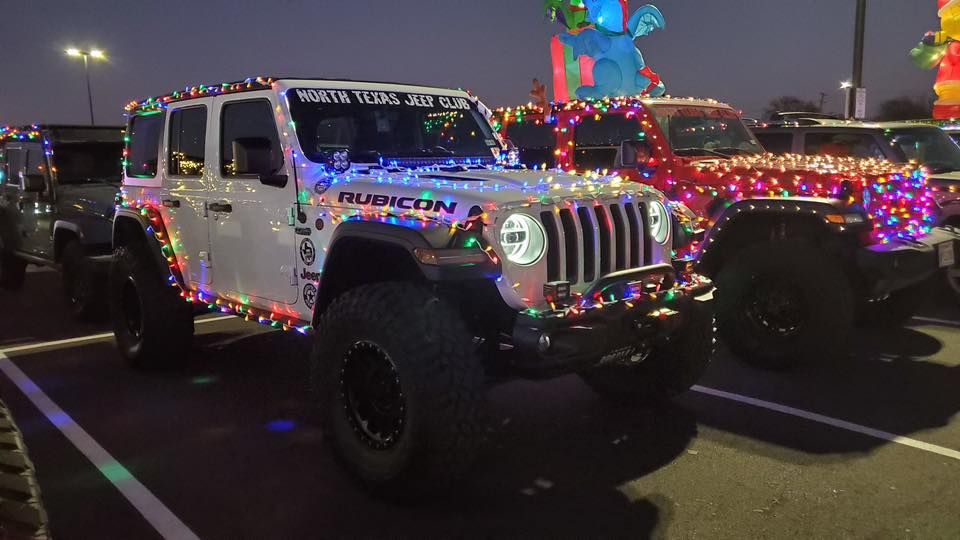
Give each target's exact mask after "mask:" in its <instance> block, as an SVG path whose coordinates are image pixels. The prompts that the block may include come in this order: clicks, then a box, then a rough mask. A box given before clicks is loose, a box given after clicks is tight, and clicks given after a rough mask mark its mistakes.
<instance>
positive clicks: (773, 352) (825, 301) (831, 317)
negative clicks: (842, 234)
mask: <svg viewBox="0 0 960 540" xmlns="http://www.w3.org/2000/svg"><path fill="white" fill-rule="evenodd" d="M768 279H775V280H780V281H781V282H783V283H790V284H792V286H793V287H794V288H795V290H796V293H797V296H798V297H799V298H800V299H801V300H800V301H801V303H802V304H803V308H802V310H803V312H804V313H805V315H804V316H803V318H802V323H801V325H800V327H799V329H798V330H796V331H795V332H794V333H793V334H792V335H788V336H776V335H773V334H772V332H769V331H767V330H766V329H764V328H763V327H762V326H761V325H760V324H758V323H757V322H756V321H755V319H753V318H752V317H751V315H750V310H751V309H752V305H751V304H752V302H753V301H754V300H755V296H754V294H753V293H754V292H755V291H756V289H755V287H757V286H758V285H760V284H761V282H762V281H763V280H768ZM716 283H717V324H718V328H719V332H720V336H721V338H722V339H723V340H724V342H725V343H726V345H727V346H728V347H729V348H730V350H732V351H733V352H734V353H736V354H737V355H738V356H740V358H742V359H743V360H744V361H745V362H747V363H749V364H751V365H753V366H756V367H760V368H765V369H773V370H785V369H789V368H792V367H795V366H797V365H798V364H799V363H801V362H804V361H812V360H814V359H823V358H831V357H837V356H840V355H842V354H843V353H844V352H845V350H846V349H845V347H844V344H845V343H846V339H845V338H846V337H847V335H848V334H849V332H850V330H851V328H852V327H853V322H854V317H855V307H854V306H855V305H854V295H853V289H852V288H851V286H850V283H849V281H848V280H847V277H846V275H845V274H844V272H843V270H842V268H841V267H840V265H839V264H838V262H837V261H836V260H835V258H834V257H832V256H830V255H829V254H827V253H825V252H824V251H823V250H821V249H819V248H817V247H815V246H812V245H810V244H808V243H806V242H801V241H783V242H765V243H761V244H756V245H753V246H748V247H746V248H744V249H743V250H741V251H740V252H739V253H737V254H736V255H735V256H734V257H733V259H732V260H730V261H729V262H728V263H727V264H726V265H724V267H723V268H721V270H720V272H719V274H718V275H717V279H716Z"/></svg>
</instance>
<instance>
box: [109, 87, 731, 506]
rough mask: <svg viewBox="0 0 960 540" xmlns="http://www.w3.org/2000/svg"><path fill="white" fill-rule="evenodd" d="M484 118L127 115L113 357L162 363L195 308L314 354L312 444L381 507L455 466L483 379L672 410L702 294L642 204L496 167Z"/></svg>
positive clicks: (701, 316) (217, 97)
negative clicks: (573, 381) (309, 341)
mask: <svg viewBox="0 0 960 540" xmlns="http://www.w3.org/2000/svg"><path fill="white" fill-rule="evenodd" d="M485 110H486V109H485V108H484V107H483V106H482V105H481V103H480V102H479V101H478V100H476V99H475V98H473V97H471V96H470V95H469V94H467V93H465V92H462V91H454V90H444V89H439V88H427V87H420V86H406V85H397V84H385V83H368V82H353V81H327V80H300V79H281V80H272V79H262V78H261V79H251V80H248V81H244V82H242V83H237V84H226V85H219V86H205V87H198V88H194V89H192V90H191V91H188V92H184V93H176V94H171V95H168V96H165V97H162V98H155V99H150V100H146V101H143V102H140V103H135V104H133V105H132V106H131V107H130V109H129V114H130V122H129V127H128V138H129V143H128V146H127V149H126V158H125V164H126V170H125V175H124V185H123V203H122V205H121V207H120V208H119V209H118V210H117V214H116V218H115V221H114V235H113V246H114V262H113V267H112V271H111V275H110V291H111V295H110V297H111V308H112V313H113V324H114V333H115V335H116V339H117V343H118V346H119V348H120V352H121V354H122V355H123V356H124V357H125V358H126V359H127V360H128V361H129V362H131V363H132V364H134V365H136V366H151V365H152V366H158V365H161V366H162V365H165V364H169V363H172V362H176V361H177V360H180V359H182V358H183V357H184V351H185V350H186V349H187V348H188V347H189V341H190V338H191V335H192V334H193V315H194V314H195V313H196V311H197V309H196V308H197V306H200V307H202V308H203V309H204V310H208V311H217V312H226V313H233V314H236V315H238V316H240V317H244V318H246V319H247V320H249V321H253V322H257V323H260V324H263V325H269V326H271V327H274V328H278V329H280V328H282V329H284V330H293V331H296V332H300V333H302V334H311V333H315V334H316V337H315V347H314V350H313V353H312V355H311V357H310V362H311V365H312V370H313V383H314V388H315V389H316V391H317V395H318V397H319V407H320V409H319V410H320V412H321V414H322V416H323V418H324V419H325V426H326V429H327V431H328V433H329V434H330V436H331V439H332V442H333V445H334V447H335V449H336V450H337V452H338V453H339V455H340V456H341V457H342V458H343V461H344V462H345V463H346V464H347V466H348V467H349V468H350V470H351V471H352V472H353V473H355V474H356V475H357V476H358V477H359V478H360V479H361V480H362V481H363V482H364V483H366V484H367V485H368V486H370V487H371V488H373V489H375V490H376V491H378V492H381V493H388V494H398V493H411V492H417V491H419V490H420V489H424V488H427V487H436V486H438V485H449V482H450V480H451V479H453V478H455V477H456V476H457V474H458V473H459V472H461V471H462V470H463V469H464V467H465V466H466V465H467V464H468V462H469V461H470V458H471V457H472V455H473V454H474V448H475V446H476V441H477V440H478V439H479V438H480V437H481V436H482V435H483V431H482V429H481V423H480V420H481V411H482V402H483V397H482V396H483V394H484V388H485V383H486V382H487V381H493V380H502V379H503V378H506V377H517V376H520V377H529V378H543V377H553V376H557V375H562V374H567V373H579V374H581V375H582V376H583V377H584V379H585V380H586V381H587V382H588V383H589V384H590V385H591V386H593V388H595V389H596V390H597V391H598V392H600V393H601V394H604V395H607V396H609V397H611V398H614V399H618V400H624V401H630V402H648V401H655V400H660V399H664V398H669V397H671V396H673V395H676V394H678V393H680V392H683V391H685V390H686V389H688V388H689V387H690V386H691V385H692V384H694V382H695V381H696V380H697V379H698V378H699V376H700V374H701V373H702V372H703V370H704V369H705V368H706V366H707V363H708V361H709V358H710V356H711V352H712V348H713V321H712V312H711V307H712V306H711V298H712V289H713V287H712V284H711V283H710V282H709V280H707V279H705V278H702V277H700V276H698V275H696V274H694V273H690V272H678V271H675V270H674V268H673V267H672V266H671V252H670V246H671V244H672V242H673V238H672V231H671V229H670V226H669V215H668V212H667V210H666V207H665V202H666V201H665V199H664V197H663V195H662V194H661V193H660V192H658V191H656V190H653V189H652V188H647V187H644V186H640V185H637V184H629V183H622V182H618V181H616V180H613V179H610V178H595V177H590V178H586V177H581V176H574V175H568V174H561V173H543V172H535V171H529V170H524V169H522V168H519V167H505V166H502V165H498V164H497V157H498V156H501V143H500V140H499V139H498V137H497V135H496V134H495V133H494V131H493V129H492V128H491V126H490V124H489V123H488V121H487V119H486V117H485V116H484V115H483V114H482V112H483V111H485ZM411 490H413V491H411Z"/></svg>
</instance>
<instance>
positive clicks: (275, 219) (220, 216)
mask: <svg viewBox="0 0 960 540" xmlns="http://www.w3.org/2000/svg"><path fill="white" fill-rule="evenodd" d="M277 107H278V104H277V102H276V96H275V95H274V94H273V93H272V92H251V93H245V94H243V95H234V96H218V97H216V98H214V105H213V114H214V117H215V118H217V119H218V120H219V122H217V123H216V124H217V125H218V127H219V129H218V133H217V138H218V144H217V147H216V152H217V156H218V158H219V159H218V160H217V161H218V163H217V165H216V167H215V168H213V171H212V175H213V178H212V181H213V191H212V192H211V196H210V201H209V202H208V204H207V211H208V219H209V224H210V243H211V247H212V257H213V287H214V289H216V291H217V292H218V294H221V295H227V296H229V297H231V298H232V299H234V300H239V301H241V302H243V303H247V304H251V305H254V306H258V307H261V308H267V309H273V310H275V309H280V308H281V307H282V306H284V305H291V304H294V303H296V301H297V299H298V297H299V294H298V292H299V291H298V288H297V276H296V257H297V253H298V250H297V249H296V247H295V234H294V224H293V223H292V219H293V208H294V202H295V197H296V193H295V190H294V182H293V179H292V177H291V178H290V179H289V180H288V181H287V182H286V184H285V185H284V186H283V187H275V186H268V185H265V184H264V183H262V182H261V181H260V179H261V177H262V176H267V175H270V174H277V175H283V174H287V171H288V167H287V166H288V164H287V163H285V161H284V153H283V149H282V146H281V143H280V133H279V130H278V129H277V123H276V116H275V114H274V110H275V109H276V108H277ZM268 169H269V170H268ZM290 174H292V173H290ZM308 241H309V240H308ZM313 253H314V256H315V251H314V252H313Z"/></svg>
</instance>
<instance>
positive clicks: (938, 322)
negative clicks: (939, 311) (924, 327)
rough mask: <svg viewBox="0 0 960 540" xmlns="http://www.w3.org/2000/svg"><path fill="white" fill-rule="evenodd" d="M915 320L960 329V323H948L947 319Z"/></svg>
mask: <svg viewBox="0 0 960 540" xmlns="http://www.w3.org/2000/svg"><path fill="white" fill-rule="evenodd" d="M913 320H915V321H920V322H925V323H932V324H941V325H943V326H954V327H960V321H948V320H946V319H934V318H932V317H914V318H913Z"/></svg>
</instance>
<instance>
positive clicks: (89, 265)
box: [60, 240, 107, 321]
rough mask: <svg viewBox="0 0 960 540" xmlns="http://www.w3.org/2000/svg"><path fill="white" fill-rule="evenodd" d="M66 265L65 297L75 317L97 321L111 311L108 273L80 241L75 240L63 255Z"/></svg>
mask: <svg viewBox="0 0 960 540" xmlns="http://www.w3.org/2000/svg"><path fill="white" fill-rule="evenodd" d="M60 261H61V265H62V267H63V276H62V277H63V296H64V299H65V300H66V302H67V306H68V308H69V309H70V312H71V313H73V316H74V317H76V318H77V319H80V320H83V321H89V320H96V319H99V318H101V317H102V316H103V315H105V314H106V312H107V301H106V295H105V294H104V291H105V289H106V287H105V283H104V281H105V279H104V278H106V276H104V275H98V273H97V268H96V266H95V265H94V264H93V262H92V261H91V260H90V258H89V257H87V254H86V252H85V251H84V249H83V246H82V245H81V244H80V242H77V241H75V240H74V241H71V242H70V243H69V244H67V245H66V246H65V247H64V249H63V255H62V256H61V258H60Z"/></svg>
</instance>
